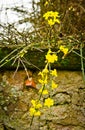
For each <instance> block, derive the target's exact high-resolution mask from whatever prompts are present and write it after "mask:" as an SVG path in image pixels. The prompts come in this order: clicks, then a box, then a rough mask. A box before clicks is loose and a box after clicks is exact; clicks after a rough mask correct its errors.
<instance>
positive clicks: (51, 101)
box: [44, 98, 54, 107]
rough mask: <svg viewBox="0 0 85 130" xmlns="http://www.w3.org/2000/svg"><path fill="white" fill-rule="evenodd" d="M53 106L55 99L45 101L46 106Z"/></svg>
mask: <svg viewBox="0 0 85 130" xmlns="http://www.w3.org/2000/svg"><path fill="white" fill-rule="evenodd" d="M53 104H54V100H53V99H51V98H47V99H45V103H44V106H47V107H51V106H53Z"/></svg>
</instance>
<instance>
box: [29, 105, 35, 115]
mask: <svg viewBox="0 0 85 130" xmlns="http://www.w3.org/2000/svg"><path fill="white" fill-rule="evenodd" d="M29 112H30V115H31V116H33V115H34V113H35V112H36V110H35V108H33V107H31V108H30V109H29Z"/></svg>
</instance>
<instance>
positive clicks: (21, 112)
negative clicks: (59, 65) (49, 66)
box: [0, 71, 85, 130]
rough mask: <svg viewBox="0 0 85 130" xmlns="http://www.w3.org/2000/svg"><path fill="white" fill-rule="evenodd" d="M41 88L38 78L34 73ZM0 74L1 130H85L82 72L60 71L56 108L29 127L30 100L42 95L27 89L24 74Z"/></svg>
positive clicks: (84, 97) (11, 72) (54, 94)
mask: <svg viewBox="0 0 85 130" xmlns="http://www.w3.org/2000/svg"><path fill="white" fill-rule="evenodd" d="M29 73H30V75H31V76H33V79H34V81H35V82H36V84H37V88H39V87H40V85H39V84H38V76H37V72H36V73H33V74H32V73H31V72H30V71H29ZM12 76H13V71H10V72H2V73H1V74H0V81H1V83H0V122H1V123H0V130H5V129H6V130H12V129H13V130H85V84H84V82H83V80H82V74H81V72H79V71H58V77H57V79H55V81H56V83H58V88H57V89H56V90H55V91H53V92H52V97H53V99H54V101H55V104H54V106H53V107H51V108H50V109H44V110H43V111H42V115H41V117H40V118H37V117H35V118H34V120H33V125H32V126H31V129H30V128H29V124H30V121H31V117H30V116H29V108H30V100H31V99H36V98H37V96H38V91H36V90H34V89H32V88H28V89H25V88H24V86H23V84H24V78H25V76H26V74H25V72H24V71H18V72H17V73H16V75H15V77H14V78H13V77H12Z"/></svg>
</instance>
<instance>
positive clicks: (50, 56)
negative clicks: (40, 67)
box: [46, 49, 58, 63]
mask: <svg viewBox="0 0 85 130" xmlns="http://www.w3.org/2000/svg"><path fill="white" fill-rule="evenodd" d="M57 60H58V56H56V54H52V51H51V50H50V49H49V51H48V53H47V55H46V61H47V62H48V63H54V62H55V61H57Z"/></svg>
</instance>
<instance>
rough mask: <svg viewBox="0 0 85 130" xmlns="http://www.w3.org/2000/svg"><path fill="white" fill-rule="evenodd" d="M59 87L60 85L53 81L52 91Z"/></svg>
mask: <svg viewBox="0 0 85 130" xmlns="http://www.w3.org/2000/svg"><path fill="white" fill-rule="evenodd" d="M57 87H58V84H56V83H55V82H54V81H52V89H55V88H57Z"/></svg>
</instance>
